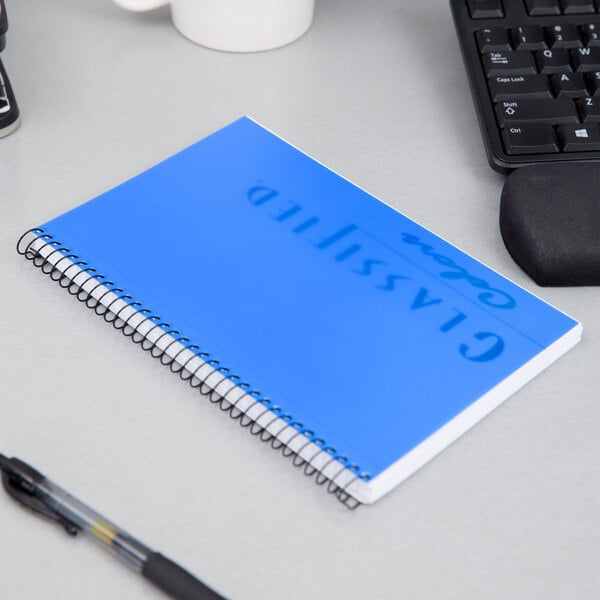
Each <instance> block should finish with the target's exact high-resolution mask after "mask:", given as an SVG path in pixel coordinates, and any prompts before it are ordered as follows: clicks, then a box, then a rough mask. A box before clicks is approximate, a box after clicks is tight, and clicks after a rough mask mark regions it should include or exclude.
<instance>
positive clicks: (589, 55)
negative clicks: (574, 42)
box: [571, 48, 600, 72]
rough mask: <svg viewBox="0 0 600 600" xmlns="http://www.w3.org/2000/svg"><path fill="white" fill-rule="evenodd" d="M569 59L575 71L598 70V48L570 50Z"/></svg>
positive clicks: (599, 65)
mask: <svg viewBox="0 0 600 600" xmlns="http://www.w3.org/2000/svg"><path fill="white" fill-rule="evenodd" d="M571 58H572V60H573V66H574V67H575V69H576V70H577V71H583V72H589V71H598V70H599V69H600V48H578V49H577V50H571Z"/></svg>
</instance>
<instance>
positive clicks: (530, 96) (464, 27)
mask: <svg viewBox="0 0 600 600" xmlns="http://www.w3.org/2000/svg"><path fill="white" fill-rule="evenodd" d="M450 4H451V7H452V12H453V14H454V21H455V25H456V29H457V33H458V37H459V41H460V46H461V50H462V54H463V59H464V62H465V66H466V69H467V74H468V79H469V83H470V86H471V91H472V94H473V98H474V102H475V107H476V112H477V116H478V119H479V124H480V127H481V131H482V135H483V139H484V143H485V146H486V151H487V155H488V160H489V162H490V165H491V166H492V167H493V168H494V169H496V170H497V171H500V172H502V173H507V172H509V171H510V170H512V169H515V168H517V167H522V166H525V165H531V164H539V163H548V162H553V163H554V162H562V161H566V162H577V161H588V160H600V0H450Z"/></svg>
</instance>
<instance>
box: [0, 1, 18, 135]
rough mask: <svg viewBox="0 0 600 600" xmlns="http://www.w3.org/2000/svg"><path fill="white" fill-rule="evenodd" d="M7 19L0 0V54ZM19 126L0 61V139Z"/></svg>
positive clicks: (16, 108)
mask: <svg viewBox="0 0 600 600" xmlns="http://www.w3.org/2000/svg"><path fill="white" fill-rule="evenodd" d="M7 30H8V19H7V18H6V8H5V7H4V0H0V52H2V50H4V48H5V46H6V31H7ZM18 125H19V109H18V107H17V102H16V100H15V96H14V94H13V91H12V88H11V85H10V81H9V80H8V75H7V74H6V71H5V70H4V65H3V64H2V61H1V60H0V138H1V137H4V136H5V135H8V134H9V133H12V132H13V131H14V130H15V129H16V128H17V127H18Z"/></svg>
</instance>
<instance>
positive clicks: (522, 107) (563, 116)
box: [496, 98, 579, 128]
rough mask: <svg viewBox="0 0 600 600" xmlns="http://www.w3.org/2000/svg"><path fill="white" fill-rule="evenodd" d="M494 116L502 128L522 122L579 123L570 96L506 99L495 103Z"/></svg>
mask: <svg viewBox="0 0 600 600" xmlns="http://www.w3.org/2000/svg"><path fill="white" fill-rule="evenodd" d="M496 117H497V118H498V124H499V125H500V127H502V128H506V127H510V126H511V125H521V124H524V123H530V124H543V123H547V124H549V125H564V124H569V123H579V118H578V116H577V109H576V107H575V103H574V102H573V100H571V98H556V99H554V100H530V99H526V98H523V99H519V100H506V101H505V102H500V103H498V104H496Z"/></svg>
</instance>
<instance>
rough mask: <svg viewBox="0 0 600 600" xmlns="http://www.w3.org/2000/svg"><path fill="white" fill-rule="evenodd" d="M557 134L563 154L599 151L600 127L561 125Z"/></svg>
mask: <svg viewBox="0 0 600 600" xmlns="http://www.w3.org/2000/svg"><path fill="white" fill-rule="evenodd" d="M557 134H558V140H559V142H560V146H561V148H562V149H563V150H564V151H565V152H594V151H598V150H600V125H561V126H560V127H559V128H558V130H557Z"/></svg>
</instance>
